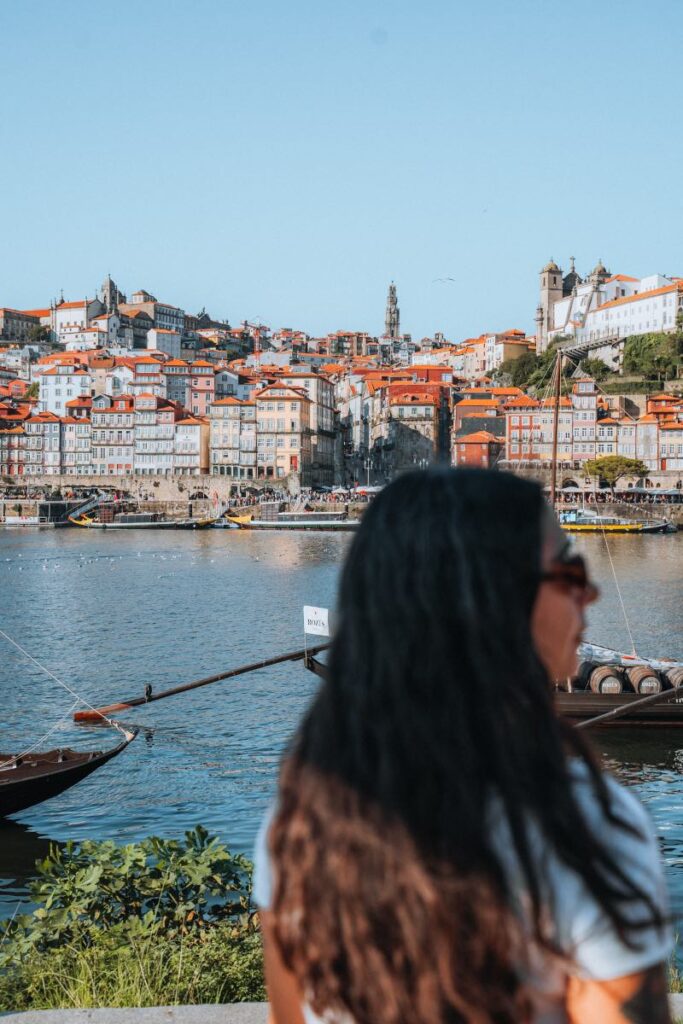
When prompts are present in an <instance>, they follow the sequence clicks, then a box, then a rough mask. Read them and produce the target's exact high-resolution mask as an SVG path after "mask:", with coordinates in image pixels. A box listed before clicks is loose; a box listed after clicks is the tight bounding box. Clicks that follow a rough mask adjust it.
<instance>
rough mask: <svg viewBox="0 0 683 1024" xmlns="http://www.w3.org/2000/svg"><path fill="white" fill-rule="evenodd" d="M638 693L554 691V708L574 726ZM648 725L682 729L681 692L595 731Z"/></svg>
mask: <svg viewBox="0 0 683 1024" xmlns="http://www.w3.org/2000/svg"><path fill="white" fill-rule="evenodd" d="M605 649H606V648H605ZM304 665H305V667H306V668H307V669H309V671H311V672H314V673H315V675H317V676H319V677H320V678H321V679H326V678H327V666H326V665H325V664H324V662H322V661H320V660H319V659H318V658H315V657H313V656H312V655H308V657H306V658H305V659H304ZM641 699H642V694H640V693H593V691H592V690H574V691H571V692H568V691H565V690H557V691H556V693H555V707H556V708H557V711H558V713H559V714H560V715H561V716H562V717H563V718H569V719H570V720H571V721H573V722H576V723H577V724H578V723H579V722H582V721H586V720H588V719H590V718H596V717H597V716H598V715H602V714H604V713H605V712H606V711H613V710H614V709H615V708H620V707H623V706H624V705H626V704H631V703H633V702H634V701H637V700H641ZM644 726H645V727H649V726H666V727H667V728H671V727H672V726H683V691H682V692H681V695H680V696H679V697H671V698H669V699H668V700H665V701H663V702H662V703H661V704H651V705H646V706H645V707H640V708H639V709H638V711H636V712H634V713H633V714H631V715H625V716H624V717H623V718H615V719H614V720H613V721H607V722H598V723H597V724H596V726H595V728H596V729H633V728H642V727H644Z"/></svg>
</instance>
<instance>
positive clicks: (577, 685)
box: [304, 643, 683, 729]
mask: <svg viewBox="0 0 683 1024" xmlns="http://www.w3.org/2000/svg"><path fill="white" fill-rule="evenodd" d="M578 654H579V657H580V659H581V665H580V667H579V672H578V675H577V678H576V679H575V680H570V681H568V682H567V684H566V687H562V688H561V687H559V686H558V687H557V688H556V692H555V706H556V708H557V710H558V713H559V714H560V715H562V716H563V717H564V718H569V719H571V720H572V721H573V722H574V723H575V724H576V725H589V724H591V723H592V720H594V719H598V718H600V716H603V715H607V713H614V712H617V710H618V712H619V716H618V717H617V716H616V715H615V717H614V718H605V719H604V720H601V721H596V722H595V727H596V728H607V727H609V728H615V729H616V728H621V729H624V728H629V729H630V728H641V727H645V726H655V725H656V726H669V727H671V726H683V661H667V660H665V659H655V658H639V657H637V656H636V655H627V654H621V653H620V652H619V651H614V650H612V649H611V648H608V647H601V646H599V645H598V644H588V643H585V644H580V645H579V647H578ZM304 665H305V667H306V668H307V669H309V670H310V671H311V672H314V673H315V674H316V675H317V676H320V677H321V678H322V679H324V678H325V677H326V673H327V666H326V665H325V663H324V662H323V661H321V660H320V659H319V658H317V657H315V656H313V655H312V654H308V655H307V656H306V658H305V659H304ZM669 695H670V696H669ZM629 705H633V710H632V711H631V709H630V707H629ZM636 705H637V706H636Z"/></svg>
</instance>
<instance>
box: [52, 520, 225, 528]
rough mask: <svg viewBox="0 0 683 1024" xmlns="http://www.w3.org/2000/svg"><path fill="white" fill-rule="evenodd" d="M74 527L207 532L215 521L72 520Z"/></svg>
mask: <svg viewBox="0 0 683 1024" xmlns="http://www.w3.org/2000/svg"><path fill="white" fill-rule="evenodd" d="M70 521H71V524H72V525H73V526H79V527H80V528H81V529H82V530H206V529H207V528H208V527H209V526H213V520H212V519H207V520H192V521H187V520H182V519H180V520H178V521H177V522H174V521H173V520H162V521H161V522H158V523H98V522H95V521H93V522H90V523H79V522H78V520H76V519H72V520H70Z"/></svg>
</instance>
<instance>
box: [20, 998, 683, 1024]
mask: <svg viewBox="0 0 683 1024" xmlns="http://www.w3.org/2000/svg"><path fill="white" fill-rule="evenodd" d="M669 999H670V1002H671V1014H672V1016H673V1019H674V1020H675V1021H676V1020H681V1019H683V995H672V996H670V997H669ZM0 1017H2V1019H3V1020H6V1021H8V1022H12V1024H266V1021H267V1019H268V1004H267V1003H227V1004H223V1005H217V1006H154V1007H150V1008H149V1009H144V1010H140V1009H130V1010H32V1011H29V1012H28V1013H10V1014H8V1015H5V1014H0Z"/></svg>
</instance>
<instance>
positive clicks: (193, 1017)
mask: <svg viewBox="0 0 683 1024" xmlns="http://www.w3.org/2000/svg"><path fill="white" fill-rule="evenodd" d="M0 1017H1V1018H2V1019H3V1020H5V1021H7V1022H8V1024H10V1022H11V1024H266V1021H267V1019H268V1003H227V1004H222V1005H208V1006H206V1005H204V1006H154V1007H149V1008H148V1009H142V1010H141V1009H135V1008H132V1009H129V1010H105V1009H98V1010H29V1011H28V1012H27V1013H10V1014H8V1015H5V1014H0Z"/></svg>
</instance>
